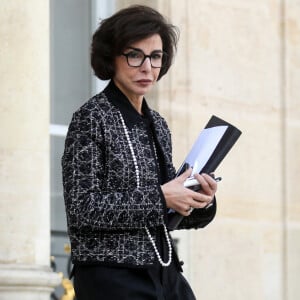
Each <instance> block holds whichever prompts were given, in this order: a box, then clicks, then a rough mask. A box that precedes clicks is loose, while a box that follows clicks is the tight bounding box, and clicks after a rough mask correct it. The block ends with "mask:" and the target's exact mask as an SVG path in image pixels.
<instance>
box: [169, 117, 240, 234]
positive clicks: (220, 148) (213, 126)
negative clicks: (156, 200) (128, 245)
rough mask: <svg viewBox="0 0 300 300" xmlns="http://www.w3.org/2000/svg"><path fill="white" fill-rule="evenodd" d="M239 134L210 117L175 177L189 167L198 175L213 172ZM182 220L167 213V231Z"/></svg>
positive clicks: (229, 126)
mask: <svg viewBox="0 0 300 300" xmlns="http://www.w3.org/2000/svg"><path fill="white" fill-rule="evenodd" d="M241 134H242V132H241V131H240V130H239V129H238V128H237V127H235V126H233V125H232V124H230V123H228V122H226V121H224V120H222V119H220V118H218V117H216V116H214V115H213V116H211V118H210V119H209V121H208V123H207V124H206V126H205V128H204V129H203V130H202V131H201V132H200V135H199V137H198V138H197V140H196V141H195V143H194V145H193V147H192V148H191V150H190V152H189V154H188V156H187V157H186V159H185V160H184V162H183V163H182V165H181V167H180V168H179V170H178V171H177V173H176V177H177V176H179V175H181V174H182V173H183V172H184V171H185V170H187V169H188V168H190V167H192V168H193V171H195V172H198V173H207V174H210V173H212V172H215V170H216V169H217V167H218V166H219V165H220V163H221V162H222V160H223V159H224V158H225V156H226V155H227V153H228V152H229V151H230V149H231V148H232V147H233V145H234V144H235V142H236V141H237V140H238V138H239V137H240V135H241ZM205 148H206V149H205ZM201 151H202V152H201ZM183 218H184V216H182V215H181V214H179V213H177V212H174V211H171V212H169V215H168V224H167V227H168V229H169V230H174V229H176V228H177V226H178V225H179V224H180V222H181V221H182V219H183Z"/></svg>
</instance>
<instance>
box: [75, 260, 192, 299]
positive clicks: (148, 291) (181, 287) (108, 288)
mask: <svg viewBox="0 0 300 300" xmlns="http://www.w3.org/2000/svg"><path fill="white" fill-rule="evenodd" d="M74 288H75V294H76V300H195V299H196V297H195V296H194V293H193V291H192V289H191V287H190V285H189V284H188V282H187V281H186V279H185V278H184V277H183V275H182V274H181V272H180V271H179V270H178V268H177V267H176V265H175V264H174V263H172V264H171V265H170V266H169V267H164V268H163V267H161V266H160V265H158V264H157V265H155V266H154V267H151V268H123V267H110V266H101V265H89V266H75V269H74Z"/></svg>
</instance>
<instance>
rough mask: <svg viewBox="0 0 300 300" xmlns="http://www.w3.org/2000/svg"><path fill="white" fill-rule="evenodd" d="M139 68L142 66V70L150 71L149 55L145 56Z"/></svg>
mask: <svg viewBox="0 0 300 300" xmlns="http://www.w3.org/2000/svg"><path fill="white" fill-rule="evenodd" d="M141 68H142V70H143V71H151V69H152V66H151V60H150V57H145V60H144V62H143V63H142V65H141Z"/></svg>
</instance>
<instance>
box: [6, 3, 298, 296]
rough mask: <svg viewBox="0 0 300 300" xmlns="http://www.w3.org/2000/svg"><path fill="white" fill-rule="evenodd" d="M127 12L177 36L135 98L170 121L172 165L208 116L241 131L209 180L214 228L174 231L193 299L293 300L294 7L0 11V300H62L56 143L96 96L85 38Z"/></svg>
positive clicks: (27, 7)
mask: <svg viewBox="0 0 300 300" xmlns="http://www.w3.org/2000/svg"><path fill="white" fill-rule="evenodd" d="M130 4H146V5H149V6H152V7H154V8H157V9H158V10H159V11H160V12H161V13H163V14H164V15H165V16H167V17H168V18H169V19H170V21H171V22H172V23H174V24H176V25H177V26H178V27H179V28H180V31H181V37H180V42H179V49H178V53H177V56H176V60H175V62H174V65H173V67H172V68H171V70H170V72H169V73H168V75H167V76H165V77H163V78H162V80H161V81H160V82H159V83H158V84H157V86H156V88H155V90H154V91H153V92H152V93H151V95H149V97H148V98H147V100H148V102H149V103H150V105H151V106H152V107H153V108H155V109H157V110H158V111H159V112H160V113H161V114H162V115H163V116H164V117H165V118H166V120H167V121H168V123H169V126H170V129H171V131H172V136H173V149H174V162H175V165H176V166H177V167H179V165H180V163H181V162H182V160H183V158H184V157H183V156H184V155H185V153H187V152H188V150H189V148H190V147H191V145H192V144H193V141H194V140H195V138H196V137H197V135H198V133H199V131H200V130H201V129H202V128H203V126H204V125H205V124H206V122H207V120H208V118H209V117H210V116H211V115H212V114H214V115H217V116H219V117H221V118H223V119H225V120H227V121H229V122H231V123H232V124H234V125H236V126H237V127H239V128H240V129H241V130H242V132H243V134H242V136H241V138H240V140H239V141H238V143H237V144H236V146H235V147H234V148H233V149H232V150H231V152H230V153H229V155H228V157H226V160H225V161H224V162H223V163H222V165H221V166H220V167H219V169H218V170H217V172H216V174H217V175H220V176H222V177H223V180H222V182H220V184H219V189H218V193H217V200H218V212H217V216H216V219H215V220H214V222H213V223H211V224H210V225H209V226H208V227H206V228H205V229H202V230H198V231H188V232H174V233H173V236H174V237H175V238H176V239H177V240H178V248H179V253H180V256H181V258H182V259H183V260H184V261H185V265H184V270H185V274H186V276H187V277H188V278H189V280H190V282H191V285H192V286H193V289H194V290H195V292H196V295H197V297H198V298H199V299H206V300H216V299H223V300H227V299H228V300H229V299H230V300H240V299H244V300H298V299H299V297H300V286H299V284H298V278H299V275H300V256H299V253H300V199H299V194H300V185H299V184H298V182H297V179H298V178H297V176H298V175H299V174H300V159H299V155H298V153H300V102H299V101H300V90H299V86H300V21H299V20H300V18H299V16H300V1H299V0H280V1H279V0H278V1H276V0H274V1H271V0H263V1H261V0H253V1H243V0H229V1H222V0H202V1H196V0H188V1H179V2H178V1H171V0H156V1H150V0H148V1H125V0H124V1H122V0H114V1H108V0H107V1H105V0H88V1H81V0H72V1H67V0H48V1H47V0H28V1H21V0H3V1H1V4H0V7H1V9H0V25H1V26H0V38H1V47H0V74H1V84H0V132H1V144H0V216H1V217H0V299H1V300H2V299H3V300H8V299H12V300H15V299H25V300H27V299H28V300H29V299H30V300H36V299H39V300H42V299H49V298H50V294H51V293H53V290H54V288H55V291H54V292H55V295H56V296H57V297H62V295H63V294H64V293H65V294H66V293H67V289H66V285H67V284H66V281H64V284H62V277H61V276H62V275H59V274H58V272H62V273H63V277H64V280H65V277H67V273H68V269H69V268H70V265H69V254H68V251H69V249H68V238H67V234H66V221H65V213H64V206H63V199H62V185H61V169H60V157H61V154H62V150H63V143H64V137H65V134H66V128H67V125H68V123H69V121H70V119H71V115H72V113H73V111H74V110H75V109H76V108H77V107H79V106H80V105H81V104H82V103H83V102H85V101H86V100H87V99H88V98H89V97H90V96H91V95H93V94H95V93H97V92H99V91H100V90H101V89H102V88H103V87H104V86H105V85H106V83H105V82H100V81H98V80H96V79H95V77H94V76H93V74H92V72H91V69H90V66H89V43H90V38H91V35H92V32H93V31H94V29H95V28H96V26H97V24H98V22H99V18H104V17H106V16H108V15H110V14H112V13H113V12H114V11H116V10H118V9H119V8H122V7H125V6H127V5H130ZM51 256H52V264H51V259H50V258H51ZM51 267H52V268H51ZM67 283H68V282H67ZM53 297H54V296H53ZM53 297H52V298H53ZM70 297H71V296H70Z"/></svg>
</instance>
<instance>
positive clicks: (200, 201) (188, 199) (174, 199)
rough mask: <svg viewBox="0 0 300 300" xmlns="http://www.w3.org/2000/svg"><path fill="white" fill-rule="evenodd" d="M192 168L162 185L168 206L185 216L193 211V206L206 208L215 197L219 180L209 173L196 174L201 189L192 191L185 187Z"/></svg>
mask: <svg viewBox="0 0 300 300" xmlns="http://www.w3.org/2000/svg"><path fill="white" fill-rule="evenodd" d="M191 173H192V169H191V168H190V169H189V170H187V171H185V172H184V173H183V174H181V175H180V176H178V177H176V178H175V179H173V180H171V181H169V182H167V183H165V184H163V185H162V186H161V189H162V192H163V194H164V197H165V199H166V203H167V207H168V208H172V209H174V210H175V211H177V212H178V213H180V214H181V215H183V216H188V215H189V214H190V213H191V208H204V207H205V206H207V205H208V204H209V203H211V202H212V200H213V199H214V195H215V193H216V191H217V182H216V181H215V180H214V179H213V178H212V177H211V176H209V175H207V174H201V175H200V174H194V175H193V176H194V178H195V179H197V181H198V182H199V183H200V185H201V190H200V191H197V192H195V191H192V190H191V189H188V188H186V187H184V185H183V184H184V181H185V180H186V179H187V178H188V177H190V176H191Z"/></svg>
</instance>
